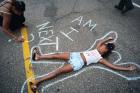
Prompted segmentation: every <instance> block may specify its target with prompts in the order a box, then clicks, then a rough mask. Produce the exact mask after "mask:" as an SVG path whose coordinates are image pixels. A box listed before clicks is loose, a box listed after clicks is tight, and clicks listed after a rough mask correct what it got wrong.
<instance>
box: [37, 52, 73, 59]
mask: <svg viewBox="0 0 140 93" xmlns="http://www.w3.org/2000/svg"><path fill="white" fill-rule="evenodd" d="M69 56H70V53H56V54H49V55H45V54H44V55H38V54H36V60H42V59H61V60H69Z"/></svg>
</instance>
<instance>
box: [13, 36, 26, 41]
mask: <svg viewBox="0 0 140 93" xmlns="http://www.w3.org/2000/svg"><path fill="white" fill-rule="evenodd" d="M15 40H16V41H17V42H24V38H23V36H20V37H18V38H16V39H15Z"/></svg>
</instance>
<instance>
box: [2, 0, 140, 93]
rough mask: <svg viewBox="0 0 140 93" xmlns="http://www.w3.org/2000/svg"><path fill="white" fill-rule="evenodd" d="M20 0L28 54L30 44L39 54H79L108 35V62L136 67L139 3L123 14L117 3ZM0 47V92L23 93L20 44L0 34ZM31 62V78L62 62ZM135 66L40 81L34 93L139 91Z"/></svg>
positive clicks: (139, 72) (86, 69)
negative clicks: (110, 39) (113, 40)
mask: <svg viewBox="0 0 140 93" xmlns="http://www.w3.org/2000/svg"><path fill="white" fill-rule="evenodd" d="M1 1H2V0H1ZM24 1H25V3H26V12H25V16H26V22H25V24H26V25H27V26H28V39H29V41H28V44H29V47H30V48H29V49H30V50H29V51H31V49H32V48H33V47H34V46H39V47H40V49H41V52H42V53H43V54H45V53H56V52H73V51H75V52H79V51H85V50H88V49H90V47H92V45H93V44H94V42H95V41H97V39H100V38H102V37H105V36H113V37H114V38H116V43H115V45H116V48H115V51H114V52H113V53H112V54H111V56H110V57H109V58H108V60H109V61H110V62H111V63H114V62H115V64H134V65H137V67H138V66H139V67H140V49H139V48H140V0H133V2H134V4H135V8H134V9H133V10H132V11H129V12H128V13H126V14H121V12H120V11H118V10H116V9H115V8H114V5H115V4H118V2H119V0H24ZM90 23H91V24H90ZM43 25H46V28H45V27H43ZM0 30H1V29H0ZM16 33H17V34H20V33H19V32H16ZM0 44H1V46H0V93H28V92H27V91H28V89H27V84H26V82H25V81H26V80H27V79H28V78H29V77H28V78H27V76H26V73H25V72H26V65H25V61H24V58H23V56H24V55H23V47H22V44H20V43H15V42H14V41H11V40H10V38H8V37H7V36H6V35H5V34H4V33H3V32H2V30H1V31H0ZM94 48H95V46H93V49H94ZM31 63H32V67H31V69H32V70H33V72H34V75H35V77H39V76H42V75H44V74H47V73H49V72H50V71H52V70H54V69H56V68H58V67H60V66H62V65H63V64H64V61H61V60H54V61H53V60H43V61H39V62H33V61H31ZM139 67H138V68H137V70H136V71H133V72H123V71H115V70H111V69H109V68H107V67H104V66H103V65H100V64H96V65H90V66H88V67H84V68H83V69H81V70H80V71H77V72H71V73H68V74H65V75H60V76H58V77H57V78H55V79H52V80H49V81H44V82H43V83H42V84H41V85H40V86H39V87H38V92H39V93H140V87H139V86H140V68H139ZM24 82H25V84H24ZM30 93H31V92H30Z"/></svg>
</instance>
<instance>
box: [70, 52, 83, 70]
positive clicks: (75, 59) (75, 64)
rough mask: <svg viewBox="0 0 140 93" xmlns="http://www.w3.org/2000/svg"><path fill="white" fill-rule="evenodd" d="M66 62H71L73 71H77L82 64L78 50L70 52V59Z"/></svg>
mask: <svg viewBox="0 0 140 93" xmlns="http://www.w3.org/2000/svg"><path fill="white" fill-rule="evenodd" d="M68 63H69V64H71V66H72V68H73V70H74V71H77V70H79V69H81V68H82V67H83V66H84V61H83V59H82V57H81V55H80V53H79V52H72V53H70V59H69V61H68Z"/></svg>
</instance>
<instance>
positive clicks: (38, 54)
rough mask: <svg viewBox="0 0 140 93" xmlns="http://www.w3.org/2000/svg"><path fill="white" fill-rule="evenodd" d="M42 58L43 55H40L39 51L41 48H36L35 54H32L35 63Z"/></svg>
mask: <svg viewBox="0 0 140 93" xmlns="http://www.w3.org/2000/svg"><path fill="white" fill-rule="evenodd" d="M40 56H41V53H40V51H39V48H38V47H35V48H34V49H33V52H32V59H33V60H34V61H37V60H39V57H40Z"/></svg>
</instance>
